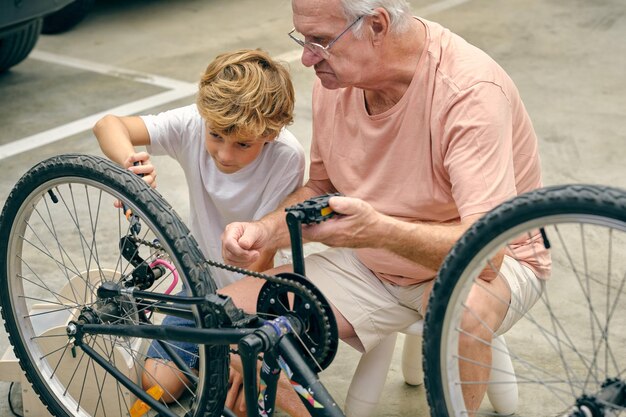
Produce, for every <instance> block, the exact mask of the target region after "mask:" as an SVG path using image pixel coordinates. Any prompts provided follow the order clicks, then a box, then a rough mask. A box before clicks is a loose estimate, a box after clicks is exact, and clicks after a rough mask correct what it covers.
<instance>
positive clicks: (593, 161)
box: [0, 0, 626, 417]
mask: <svg viewBox="0 0 626 417" xmlns="http://www.w3.org/2000/svg"><path fill="white" fill-rule="evenodd" d="M411 4H412V6H413V10H414V12H415V14H417V15H420V16H423V17H425V18H427V19H430V20H435V21H438V22H440V23H442V24H444V25H445V26H447V27H449V28H450V29H451V30H453V31H454V32H456V33H458V34H460V35H462V36H463V37H464V38H466V39H467V40H468V41H470V42H471V43H473V44H475V45H476V46H478V47H480V48H482V49H484V50H485V51H486V52H488V53H489V54H490V55H491V56H493V57H494V58H495V59H496V60H497V61H498V62H499V63H500V64H501V65H502V66H503V67H504V68H505V69H506V70H507V71H508V72H509V74H510V75H511V77H512V78H513V80H514V81H515V82H516V84H517V86H518V87H519V89H520V91H521V94H522V97H523V98H524V101H525V104H526V107H527V109H528V111H529V113H530V115H531V117H532V119H533V122H534V125H535V128H536V130H537V133H538V136H539V138H540V148H541V154H542V164H543V170H544V182H545V183H546V184H560V183H600V184H610V185H614V186H619V187H623V188H626V175H624V174H625V173H626V171H625V169H624V162H623V160H624V158H625V157H626V82H625V80H624V75H625V74H626V43H625V42H624V39H626V5H625V4H624V2H623V1H622V0H602V1H593V2H591V1H588V0H509V1H506V2H504V1H499V2H494V1H490V0H441V1H428V0H412V1H411ZM291 27H292V23H291V12H290V2H289V1H288V0H263V1H258V0H238V1H231V0H211V1H202V0H179V1H176V2H171V1H155V0H149V1H148V0H130V1H128V0H127V1H122V0H107V1H105V0H102V1H99V2H98V3H97V5H96V8H95V9H94V10H93V12H92V13H91V14H90V15H89V16H88V17H87V18H86V20H85V21H84V22H82V23H81V24H80V25H79V26H77V27H76V28H75V29H73V30H71V31H69V32H67V33H64V34H61V35H55V36H43V37H42V38H41V40H40V41H39V44H38V45H37V48H36V50H35V52H34V53H33V54H32V55H31V56H30V57H29V58H28V59H27V60H26V61H24V62H23V63H22V64H20V65H18V66H16V67H14V68H13V69H12V70H11V71H9V72H7V73H5V74H2V75H0V202H1V203H3V202H4V200H5V199H6V196H7V195H8V193H9V192H10V190H11V187H12V186H13V185H14V184H15V182H16V181H17V180H18V178H19V177H20V176H21V175H22V174H23V173H24V172H25V171H26V170H27V169H29V168H30V167H31V166H32V165H34V164H35V163H36V162H38V161H40V160H42V159H44V158H46V157H48V156H51V155H55V154H60V153H66V152H82V153H91V154H100V151H99V148H98V146H97V144H96V141H95V139H94V138H93V136H92V135H91V132H90V126H91V125H92V124H93V123H94V122H95V120H97V119H98V118H99V117H100V116H101V115H102V114H105V113H110V112H111V113H117V114H140V113H152V112H158V111H160V110H163V109H167V108H172V107H176V106H180V105H183V104H187V103H190V102H191V101H192V100H193V97H192V95H193V92H194V89H195V83H196V81H197V79H198V77H199V75H200V74H201V72H202V71H203V70H204V68H205V66H206V64H207V63H208V62H209V61H210V60H211V59H212V58H213V57H214V56H215V55H216V54H218V53H220V52H222V51H225V50H231V49H235V48H249V47H259V48H262V49H265V50H267V51H269V52H270V53H271V54H272V55H274V56H276V57H279V58H281V59H282V60H284V61H287V62H288V63H289V65H290V68H291V73H292V76H293V79H294V82H295V86H296V92H297V107H296V120H295V123H294V124H293V126H292V127H291V130H292V131H293V133H294V134H295V135H296V136H297V137H298V138H299V139H300V140H301V141H302V143H303V145H304V146H305V148H308V146H309V143H310V132H311V126H310V122H311V120H310V97H311V94H310V90H311V84H312V81H313V77H314V74H313V72H312V71H311V70H309V69H307V68H304V67H303V66H302V65H301V64H300V62H299V54H300V49H299V48H297V47H296V45H295V44H294V43H293V42H292V41H291V40H289V38H288V37H287V35H286V33H287V32H288V31H289V30H290V29H291ZM156 164H157V165H158V167H159V170H160V173H161V175H160V176H159V190H160V191H161V193H162V194H164V196H165V197H166V199H168V201H170V202H171V203H172V204H173V206H174V207H175V208H176V209H177V211H179V212H180V213H181V214H182V215H184V214H185V213H186V211H187V202H186V191H185V190H184V187H180V186H178V184H180V182H181V181H183V178H182V174H181V171H180V169H179V168H178V167H177V166H176V165H175V164H173V163H172V162H171V161H168V160H166V159H157V161H156ZM166 173H167V174H166ZM8 346H9V344H8V339H7V336H6V334H5V333H4V330H3V329H2V330H0V353H2V352H4V351H5V350H6V349H7V348H8ZM398 346H400V344H398ZM337 357H338V359H336V361H335V363H333V365H332V366H331V367H330V368H329V369H328V370H327V371H326V372H324V374H323V378H324V381H325V382H326V383H327V384H328V385H329V387H330V390H331V392H332V393H333V395H334V396H335V398H336V399H337V400H338V401H339V402H340V403H341V402H342V401H343V398H344V396H345V391H346V389H347V385H348V383H349V380H350V375H351V373H352V371H353V368H354V365H355V363H356V360H357V359H358V357H359V356H358V354H357V353H356V352H354V351H353V350H351V349H350V348H347V347H345V346H342V347H341V351H340V352H339V354H338V356H337ZM398 359H399V355H396V359H395V360H394V363H393V365H392V370H391V373H390V375H389V377H388V381H387V385H386V388H385V392H384V394H383V400H382V404H381V406H379V409H378V410H379V415H381V416H413V415H415V410H416V409H420V410H423V413H420V415H425V414H426V406H425V397H424V391H423V388H422V387H417V388H411V387H408V386H406V385H404V383H403V382H402V377H401V375H400V373H399V365H398ZM8 386H9V385H8V383H4V382H0V417H7V416H10V415H11V413H10V411H9V409H8V403H7V401H6V399H7V394H8Z"/></svg>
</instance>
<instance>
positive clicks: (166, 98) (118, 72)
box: [0, 0, 470, 161]
mask: <svg viewBox="0 0 626 417" xmlns="http://www.w3.org/2000/svg"><path fill="white" fill-rule="evenodd" d="M469 1H470V0H442V1H440V2H437V3H433V4H431V5H429V6H427V7H423V8H421V9H419V10H416V11H415V15H417V16H423V17H426V16H428V15H430V14H433V13H439V12H442V11H444V10H448V9H452V8H454V7H456V6H460V5H461V4H464V3H467V2H469ZM301 55H302V50H301V49H296V50H293V51H289V52H286V53H283V54H280V55H278V56H276V57H275V58H276V59H277V60H279V61H286V62H289V63H293V62H295V61H297V60H299V59H300V57H301ZM30 58H33V59H38V60H40V61H46V62H50V63H54V64H58V65H63V66H67V67H71V68H77V69H82V70H85V71H90V72H95V73H98V74H104V75H108V76H112V77H118V78H123V79H127V80H131V81H136V82H139V83H144V84H150V85H155V86H159V87H162V88H165V89H168V90H169V91H165V92H163V93H159V94H155V95H152V96H150V97H146V98H142V99H140V100H136V101H133V102H131V103H127V104H123V105H121V106H117V107H113V108H110V109H107V110H104V111H102V112H100V113H96V114H92V115H90V116H87V117H84V118H82V119H79V120H75V121H73V122H70V123H67V124H64V125H62V126H58V127H55V128H53V129H50V130H46V131H44V132H40V133H37V134H35V135H32V136H28V137H25V138H22V139H18V140H15V141H13V142H10V143H8V144H6V145H1V146H0V161H1V160H3V159H5V158H8V157H10V156H14V155H17V154H19V153H22V152H27V151H29V150H32V149H35V148H38V147H40V146H43V145H48V144H50V143H54V142H56V141H59V140H61V139H64V138H67V137H69V136H72V135H75V134H78V133H81V132H84V131H87V130H89V129H91V128H92V126H93V125H94V123H96V121H98V119H100V118H101V117H102V116H104V115H106V114H116V115H131V114H137V113H140V112H141V111H143V110H146V109H149V108H153V107H157V106H160V105H162V104H166V103H170V102H172V101H175V100H178V99H180V98H183V97H187V96H191V95H193V94H195V92H196V90H197V86H196V84H194V83H188V82H184V81H179V80H174V79H172V78H167V77H162V76H159V75H154V74H148V73H142V72H138V71H132V70H127V69H123V68H117V67H114V66H111V65H106V64H100V63H97V62H91V61H85V60H81V59H77V58H72V57H68V56H64V55H57V54H53V53H50V52H45V51H39V50H35V51H33V52H32V53H31V54H30Z"/></svg>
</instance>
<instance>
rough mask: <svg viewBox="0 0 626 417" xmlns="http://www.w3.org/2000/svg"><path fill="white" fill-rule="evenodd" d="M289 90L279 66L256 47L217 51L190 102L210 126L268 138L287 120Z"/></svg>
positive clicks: (285, 74) (231, 133) (217, 130)
mask: <svg viewBox="0 0 626 417" xmlns="http://www.w3.org/2000/svg"><path fill="white" fill-rule="evenodd" d="M294 101H295V98H294V90H293V85H292V83H291V78H290V77H289V72H288V70H287V68H286V67H285V66H283V65H282V64H280V63H278V62H276V61H274V60H273V59H272V58H270V56H269V54H267V52H264V51H262V50H259V49H242V50H238V51H234V52H226V53H223V54H221V55H218V56H217V57H216V58H215V59H214V60H213V61H212V62H211V63H210V64H209V66H208V67H207V69H206V71H205V72H204V75H203V76H202V78H201V80H200V84H199V91H198V95H197V99H196V105H197V106H198V111H199V112H200V115H201V116H202V118H203V119H204V120H205V121H206V122H207V123H208V125H209V126H210V128H211V130H212V131H213V132H214V133H216V134H218V135H220V136H234V137H237V138H240V139H245V140H253V139H261V138H262V139H274V138H275V137H276V136H277V135H278V133H279V132H280V130H281V129H282V128H283V127H284V126H286V125H288V124H290V123H292V122H293V108H294Z"/></svg>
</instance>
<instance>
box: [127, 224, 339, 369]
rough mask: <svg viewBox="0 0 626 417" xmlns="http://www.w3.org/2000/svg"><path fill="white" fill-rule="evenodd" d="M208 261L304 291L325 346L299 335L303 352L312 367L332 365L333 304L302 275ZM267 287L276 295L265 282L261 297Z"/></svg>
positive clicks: (151, 245)
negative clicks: (329, 303) (282, 274)
mask: <svg viewBox="0 0 626 417" xmlns="http://www.w3.org/2000/svg"><path fill="white" fill-rule="evenodd" d="M131 240H133V241H134V242H135V243H138V244H141V245H145V246H147V247H149V248H152V249H155V250H163V247H162V246H161V245H160V244H159V243H154V242H149V241H147V240H144V239H141V238H139V237H137V236H131ZM205 262H206V263H207V264H208V265H209V266H213V267H216V268H221V269H225V270H227V271H231V272H236V273H240V274H243V275H247V276H251V277H254V278H260V279H264V280H266V281H269V282H271V283H274V284H277V285H282V286H287V287H291V288H292V289H293V290H294V291H293V292H294V293H304V294H305V297H306V299H307V300H308V301H310V302H312V303H313V305H314V307H313V308H312V309H311V310H312V311H315V312H316V315H317V317H318V318H319V322H320V327H318V328H317V329H318V330H321V331H322V335H321V336H319V338H321V339H322V340H317V338H316V341H317V342H322V343H321V344H322V346H320V345H319V343H316V345H317V349H315V348H314V349H311V346H308V345H311V342H312V341H313V340H312V338H308V340H309V343H305V342H304V341H303V340H302V339H300V342H301V343H302V345H303V346H304V348H305V350H306V352H304V358H305V360H306V361H307V362H308V363H309V365H310V366H311V367H312V368H313V369H319V370H323V369H326V367H328V365H330V363H331V362H332V360H333V359H334V356H335V353H336V346H334V344H336V343H334V342H336V340H335V341H333V340H332V339H333V338H334V339H337V338H338V335H337V334H336V324H335V322H334V317H333V319H332V320H331V318H330V317H329V315H328V314H327V311H331V310H330V306H325V305H324V304H322V303H321V302H320V300H319V298H318V297H317V296H316V294H315V293H314V292H313V290H311V289H310V288H308V287H307V286H306V285H304V284H302V283H301V282H298V281H297V280H296V279H297V278H300V277H301V276H300V275H296V274H285V275H284V276H278V275H269V274H264V273H262V272H256V271H251V270H249V269H245V268H240V267H237V266H233V265H228V264H225V263H222V262H217V261H213V260H210V259H206V260H205ZM289 275H292V276H293V279H291V278H288V276H289ZM311 285H313V284H311ZM264 291H265V292H267V293H268V294H272V295H273V293H275V292H276V289H275V288H271V287H269V286H267V285H266V286H264V287H263V288H262V289H261V293H260V294H259V298H262V296H263V292H264ZM259 313H267V312H263V311H259ZM305 326H306V327H310V324H308V323H305ZM333 329H334V331H333ZM307 330H308V329H306V328H305V329H304V331H305V332H306V331H307Z"/></svg>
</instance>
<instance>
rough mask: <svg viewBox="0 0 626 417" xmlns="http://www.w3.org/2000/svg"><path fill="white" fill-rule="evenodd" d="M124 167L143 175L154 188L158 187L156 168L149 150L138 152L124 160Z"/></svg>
mask: <svg viewBox="0 0 626 417" xmlns="http://www.w3.org/2000/svg"><path fill="white" fill-rule="evenodd" d="M124 168H127V169H129V170H130V171H131V172H133V173H135V174H137V175H141V176H142V177H143V180H144V181H145V182H147V183H148V185H149V186H150V187H152V188H156V186H157V183H156V176H157V174H156V168H155V167H154V165H152V162H151V161H150V154H149V153H147V152H137V153H134V154H132V155H130V156H129V157H128V158H127V159H126V160H125V161H124Z"/></svg>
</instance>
